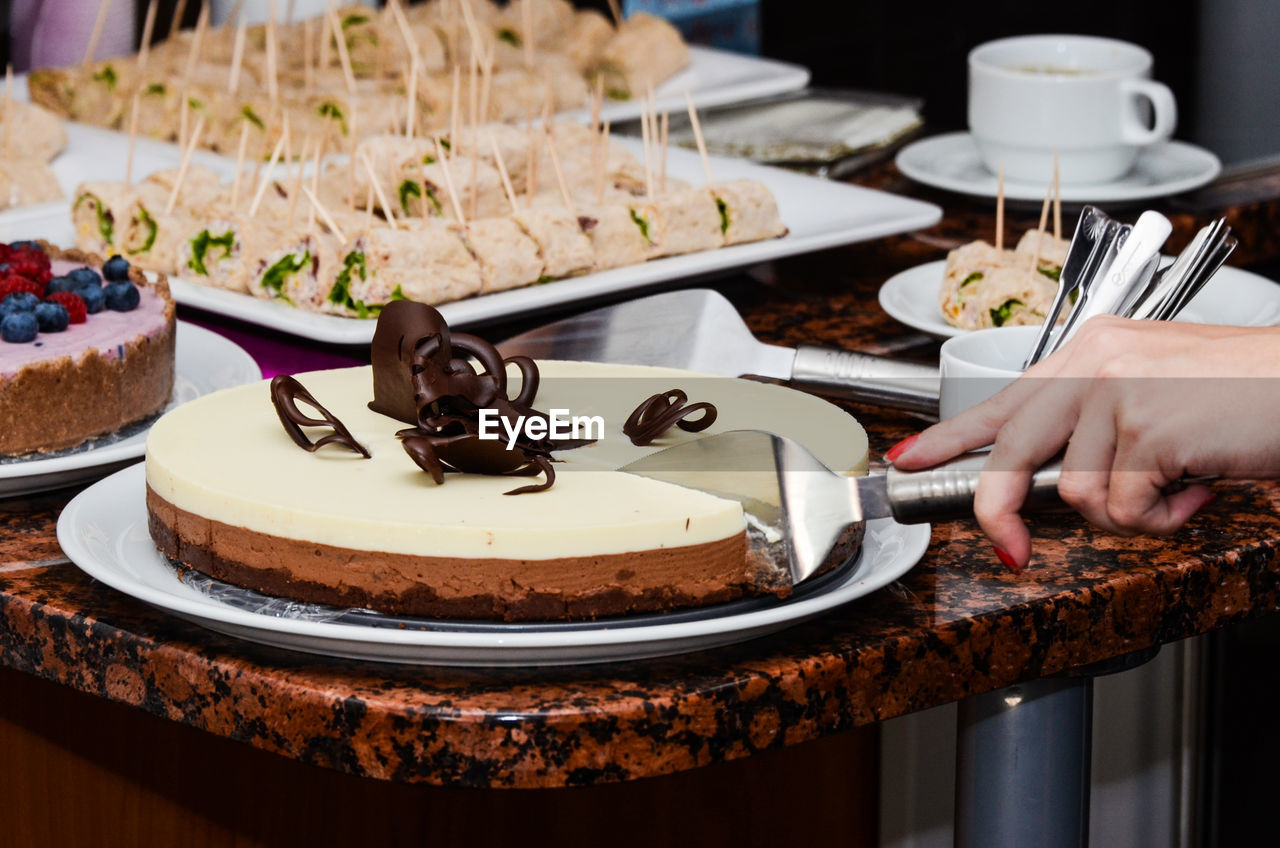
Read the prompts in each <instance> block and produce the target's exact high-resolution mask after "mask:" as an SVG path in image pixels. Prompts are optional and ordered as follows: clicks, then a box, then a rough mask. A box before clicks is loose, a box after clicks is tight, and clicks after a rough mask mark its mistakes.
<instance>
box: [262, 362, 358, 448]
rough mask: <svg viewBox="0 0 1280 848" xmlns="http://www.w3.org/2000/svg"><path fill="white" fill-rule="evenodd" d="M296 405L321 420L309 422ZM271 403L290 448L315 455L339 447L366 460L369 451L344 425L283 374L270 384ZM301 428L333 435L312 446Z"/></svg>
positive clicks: (316, 419) (308, 417) (310, 418)
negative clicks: (328, 430) (320, 429)
mask: <svg viewBox="0 0 1280 848" xmlns="http://www.w3.org/2000/svg"><path fill="white" fill-rule="evenodd" d="M298 401H302V402H303V403H305V404H307V405H308V406H310V407H312V408H313V409H315V411H316V412H318V413H320V415H321V416H323V417H321V418H312V417H311V416H309V415H307V414H306V413H305V412H303V411H302V410H301V409H299V408H298ZM271 403H272V405H274V406H275V408H276V414H277V415H279V416H280V423H281V424H282V425H283V426H284V431H285V432H286V433H288V434H289V438H291V439H293V441H294V444H296V445H297V446H298V447H300V448H302V449H303V450H307V451H311V452H312V453H315V452H316V451H317V450H319V449H320V448H322V447H324V446H325V445H330V444H333V445H340V446H341V447H344V448H347V449H348V450H350V451H352V452H353V453H358V454H360V455H361V456H362V457H364V458H365V459H369V457H370V454H369V451H368V450H366V449H365V446H364V445H362V444H360V443H359V442H357V441H356V440H355V437H354V436H352V435H351V431H350V430H348V429H347V427H346V425H345V424H343V423H342V422H341V421H339V420H338V419H337V417H336V416H335V415H334V414H333V413H332V412H330V411H329V410H327V409H325V408H324V407H323V406H321V405H320V402H319V401H317V400H316V399H315V398H314V397H313V396H312V395H311V392H309V391H307V390H306V388H305V387H304V386H303V385H302V384H301V383H299V382H298V381H297V380H295V379H294V378H293V377H290V376H288V375H287V374H280V375H278V376H276V377H274V378H273V379H272V380H271ZM303 427H332V428H333V432H332V433H330V434H329V435H327V436H322V437H321V438H320V439H318V440H316V441H315V442H312V441H311V440H310V439H308V438H307V434H306V433H304V432H302V428H303Z"/></svg>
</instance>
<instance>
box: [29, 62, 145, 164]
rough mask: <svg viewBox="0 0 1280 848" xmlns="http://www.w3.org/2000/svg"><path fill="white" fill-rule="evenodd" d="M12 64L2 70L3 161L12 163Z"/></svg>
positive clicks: (135, 113)
mask: <svg viewBox="0 0 1280 848" xmlns="http://www.w3.org/2000/svg"><path fill="white" fill-rule="evenodd" d="M137 100H138V97H137V95H136V94H135V95H134V104H133V111H134V122H135V123H136V122H137V111H138V102H137ZM13 119H14V111H13V64H12V63H10V64H9V65H7V66H5V69H4V161H6V162H11V161H13ZM132 163H133V144H132V139H130V144H129V164H130V165H131V164H132ZM125 184H126V185H128V184H129V178H128V177H127V176H126V177H125Z"/></svg>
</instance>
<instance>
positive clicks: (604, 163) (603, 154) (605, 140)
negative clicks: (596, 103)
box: [596, 121, 609, 203]
mask: <svg viewBox="0 0 1280 848" xmlns="http://www.w3.org/2000/svg"><path fill="white" fill-rule="evenodd" d="M597 144H598V145H599V150H600V165H599V169H598V170H597V171H596V203H601V202H603V201H604V172H605V170H606V168H608V166H609V122H608V121H605V122H604V126H603V127H602V128H601V130H600V139H599V141H598V142H597Z"/></svg>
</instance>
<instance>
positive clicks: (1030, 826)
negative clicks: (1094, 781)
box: [955, 677, 1093, 848]
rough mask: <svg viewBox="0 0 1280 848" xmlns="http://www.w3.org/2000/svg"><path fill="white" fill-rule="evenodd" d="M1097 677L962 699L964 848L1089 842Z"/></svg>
mask: <svg viewBox="0 0 1280 848" xmlns="http://www.w3.org/2000/svg"><path fill="white" fill-rule="evenodd" d="M1092 715H1093V679H1092V678H1088V677H1085V678H1059V679H1048V680H1033V681H1030V682H1028V683H1020V684H1018V685H1016V686H1010V687H1009V688H1007V689H1000V690H998V691H995V692H988V693H986V694H983V695H975V696H974V697H972V698H968V699H966V700H964V701H961V702H960V719H959V730H958V733H959V737H958V740H957V749H956V837H955V844H956V846H957V848H1005V846H1008V848H1015V847H1016V848H1026V846H1029V845H1035V846H1037V848H1083V846H1085V845H1087V844H1088V841H1089V742H1090V738H1091V731H1092V727H1091V719H1092Z"/></svg>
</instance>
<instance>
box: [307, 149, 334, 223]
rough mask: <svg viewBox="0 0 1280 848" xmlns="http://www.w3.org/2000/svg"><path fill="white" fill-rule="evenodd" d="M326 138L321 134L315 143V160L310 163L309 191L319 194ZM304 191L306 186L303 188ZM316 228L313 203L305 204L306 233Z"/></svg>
mask: <svg viewBox="0 0 1280 848" xmlns="http://www.w3.org/2000/svg"><path fill="white" fill-rule="evenodd" d="M327 137H328V136H326V135H324V134H321V136H320V140H319V141H317V142H316V154H315V155H316V158H315V159H314V160H313V161H312V163H311V191H312V192H314V193H317V194H318V193H319V192H320V160H321V158H323V156H324V143H325V139H326V138H327ZM303 188H304V189H305V188H306V186H303ZM315 228H316V207H315V204H314V203H311V204H307V232H308V233H311V232H314V231H315Z"/></svg>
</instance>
